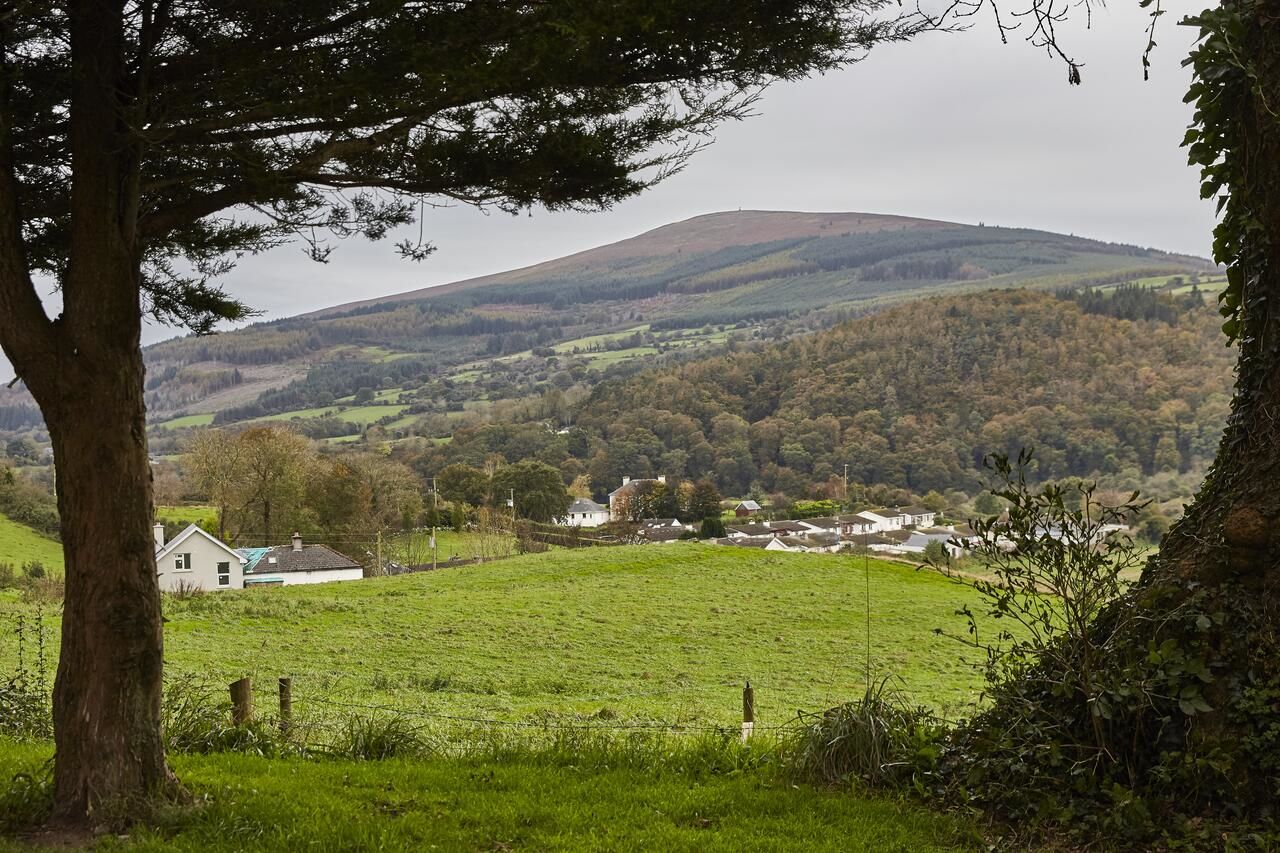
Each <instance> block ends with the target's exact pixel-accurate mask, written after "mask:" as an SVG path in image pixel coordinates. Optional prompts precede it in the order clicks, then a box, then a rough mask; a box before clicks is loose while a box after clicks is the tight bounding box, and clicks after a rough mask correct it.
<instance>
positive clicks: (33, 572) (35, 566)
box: [22, 560, 49, 580]
mask: <svg viewBox="0 0 1280 853" xmlns="http://www.w3.org/2000/svg"><path fill="white" fill-rule="evenodd" d="M22 573H23V574H24V575H26V576H27V577H29V578H31V579H32V580H40V579H41V578H43V577H48V574H49V573H48V572H47V571H46V570H45V567H44V563H42V562H40V561H39V560H31V561H29V562H26V563H23V564H22Z"/></svg>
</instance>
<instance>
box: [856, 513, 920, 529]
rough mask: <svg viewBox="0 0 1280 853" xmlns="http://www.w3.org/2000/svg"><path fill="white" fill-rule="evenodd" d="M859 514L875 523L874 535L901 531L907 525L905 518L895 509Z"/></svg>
mask: <svg viewBox="0 0 1280 853" xmlns="http://www.w3.org/2000/svg"><path fill="white" fill-rule="evenodd" d="M859 514H860V515H862V516H864V517H866V518H870V519H871V520H873V521H874V522H876V529H875V531H874V532H876V533H886V532H888V531H890V530H901V529H902V528H903V527H904V526H905V525H906V524H907V523H908V522H907V517H906V516H905V515H903V514H902V513H901V512H899V511H898V510H896V509H866V510H863V511H862V512H861V513H859Z"/></svg>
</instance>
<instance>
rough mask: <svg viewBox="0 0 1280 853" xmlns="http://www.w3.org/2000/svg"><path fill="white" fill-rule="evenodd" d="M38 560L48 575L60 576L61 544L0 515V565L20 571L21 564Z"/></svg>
mask: <svg viewBox="0 0 1280 853" xmlns="http://www.w3.org/2000/svg"><path fill="white" fill-rule="evenodd" d="M32 560H38V561H40V562H41V563H43V564H44V567H45V568H46V569H48V570H49V572H50V574H53V575H55V576H57V577H61V576H62V569H63V565H62V543H61V542H56V541H54V540H53V539H50V538H49V537H48V536H45V535H44V534H41V533H37V532H36V531H34V530H32V529H31V528H30V527H27V526H26V525H23V524H19V523H18V522H16V521H13V520H12V519H9V518H6V517H5V516H3V515H0V563H9V564H11V565H12V566H13V567H14V569H15V570H18V571H20V570H21V569H22V564H23V563H28V562H30V561H32Z"/></svg>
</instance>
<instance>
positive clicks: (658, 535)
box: [640, 526, 688, 544]
mask: <svg viewBox="0 0 1280 853" xmlns="http://www.w3.org/2000/svg"><path fill="white" fill-rule="evenodd" d="M686 533H688V531H687V530H685V529H684V527H683V526H680V527H666V526H661V527H646V528H644V529H643V530H641V531H640V537H641V538H642V539H644V541H645V542H647V543H650V544H666V543H670V542H679V541H680V537H681V536H684V535H685V534H686Z"/></svg>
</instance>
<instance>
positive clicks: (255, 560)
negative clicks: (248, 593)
mask: <svg viewBox="0 0 1280 853" xmlns="http://www.w3.org/2000/svg"><path fill="white" fill-rule="evenodd" d="M238 551H239V553H240V555H241V556H243V557H244V558H245V560H246V563H245V568H244V585H245V586H246V587H250V586H294V585H295V584H304V583H329V582H330V581H351V580H360V579H361V578H363V577H364V567H362V566H361V565H360V564H359V563H357V562H356V561H355V560H353V559H351V558H350V557H348V556H346V555H344V554H340V553H338V552H337V551H335V550H333V549H332V548H330V547H329V546H328V545H303V544H302V537H301V536H300V535H299V534H297V533H295V534H293V543H292V544H290V545H274V546H272V547H270V548H240V549H238Z"/></svg>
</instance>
